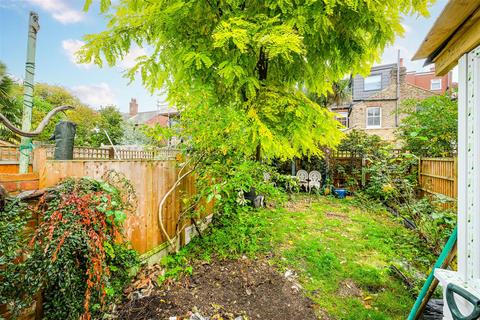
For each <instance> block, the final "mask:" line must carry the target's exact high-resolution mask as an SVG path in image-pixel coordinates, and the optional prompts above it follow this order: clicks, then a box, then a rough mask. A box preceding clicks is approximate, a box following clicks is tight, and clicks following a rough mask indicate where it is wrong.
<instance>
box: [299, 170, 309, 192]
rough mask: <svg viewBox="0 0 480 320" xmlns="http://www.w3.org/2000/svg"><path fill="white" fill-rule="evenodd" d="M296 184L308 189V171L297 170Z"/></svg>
mask: <svg viewBox="0 0 480 320" xmlns="http://www.w3.org/2000/svg"><path fill="white" fill-rule="evenodd" d="M297 178H298V186H299V187H300V188H301V187H303V188H305V191H307V190H308V172H307V171H305V170H298V171H297Z"/></svg>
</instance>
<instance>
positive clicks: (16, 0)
mask: <svg viewBox="0 0 480 320" xmlns="http://www.w3.org/2000/svg"><path fill="white" fill-rule="evenodd" d="M447 1H448V0H437V2H436V4H435V5H434V6H432V7H431V8H430V17H428V18H425V17H417V16H412V17H405V18H404V21H403V26H404V29H405V34H404V36H403V38H401V37H397V39H396V41H395V44H394V45H393V46H391V47H388V48H386V49H385V51H384V53H383V56H382V61H381V62H380V63H379V64H383V63H394V62H396V61H397V51H398V50H400V55H401V57H403V58H404V63H405V66H406V67H407V70H409V71H413V70H415V71H422V70H425V68H423V61H416V62H412V61H410V60H411V57H412V56H413V54H414V53H415V51H416V49H417V48H418V47H419V46H420V43H421V42H422V40H423V39H424V37H425V36H426V34H427V33H428V31H429V30H430V27H431V26H432V24H433V22H434V21H435V19H436V18H437V16H438V15H439V14H440V12H441V10H442V9H443V7H444V6H445V5H446V3H447ZM83 3H84V1H83V0H0V61H2V62H3V63H5V64H6V65H7V68H8V72H9V73H10V74H11V75H12V76H14V77H15V78H17V79H22V78H23V75H24V69H25V56H26V46H27V29H28V18H29V11H35V12H37V13H38V14H39V16H40V32H39V33H38V35H37V49H36V71H35V81H37V82H46V83H49V84H56V85H61V86H64V87H65V88H67V89H68V90H69V91H71V92H72V93H73V94H75V95H76V96H77V97H79V98H80V100H82V102H84V103H86V104H88V105H90V106H91V107H93V108H99V107H100V106H106V105H116V106H117V107H118V108H119V109H120V110H121V111H123V112H128V105H129V101H130V99H131V98H136V99H137V102H138V104H139V111H151V110H155V109H156V104H157V101H160V102H163V101H164V100H165V97H164V96H163V95H161V94H154V95H150V94H149V93H148V92H147V90H145V89H144V88H143V86H142V84H141V81H140V80H136V81H134V82H133V83H130V84H129V80H128V79H126V78H124V77H123V73H124V70H125V69H128V68H130V67H132V66H133V65H134V63H135V58H136V57H138V56H140V55H143V54H145V49H143V48H138V47H136V48H134V49H133V50H132V51H131V52H130V54H129V55H128V56H127V57H126V58H125V59H124V60H123V61H121V62H120V63H119V64H118V65H117V66H115V67H108V66H107V67H103V68H99V67H97V66H95V65H85V64H78V63H77V62H76V59H75V56H74V53H75V51H76V50H78V49H79V47H81V46H82V44H83V42H82V37H83V36H84V35H85V34H90V33H97V32H100V31H103V30H105V27H106V20H105V19H104V18H103V17H102V16H101V15H100V14H99V10H98V7H96V5H95V4H96V3H98V1H94V5H93V6H92V8H90V10H89V11H88V12H86V13H85V12H83V11H82V7H83ZM426 69H428V67H427V68H426ZM455 78H456V75H454V80H455Z"/></svg>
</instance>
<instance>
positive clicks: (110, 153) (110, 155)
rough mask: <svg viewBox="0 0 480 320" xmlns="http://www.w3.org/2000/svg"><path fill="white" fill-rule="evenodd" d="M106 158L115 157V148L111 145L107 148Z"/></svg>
mask: <svg viewBox="0 0 480 320" xmlns="http://www.w3.org/2000/svg"><path fill="white" fill-rule="evenodd" d="M108 159H115V150H114V149H113V147H110V148H108Z"/></svg>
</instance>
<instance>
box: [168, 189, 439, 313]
mask: <svg viewBox="0 0 480 320" xmlns="http://www.w3.org/2000/svg"><path fill="white" fill-rule="evenodd" d="M233 217H234V218H228V219H227V218H223V220H222V219H221V223H220V224H221V227H216V228H210V232H208V233H206V234H204V236H203V239H200V238H198V237H197V238H195V239H194V241H192V243H191V244H190V245H189V246H187V247H186V248H184V249H182V250H181V251H180V253H179V254H177V255H176V256H170V257H169V258H167V260H166V265H167V267H169V268H170V269H172V270H177V271H178V270H180V272H181V270H183V269H185V266H186V264H185V262H186V261H188V260H192V259H197V260H198V259H200V260H205V261H209V260H210V259H211V257H212V256H216V257H219V258H238V257H240V256H242V255H247V256H250V257H253V256H258V255H263V254H264V253H273V255H270V254H269V255H268V257H271V258H270V259H271V263H272V264H274V265H276V266H277V267H278V268H280V269H281V270H285V269H292V270H294V271H296V273H297V274H298V276H299V281H300V283H301V285H302V286H303V288H304V289H305V291H306V293H307V295H308V296H309V297H310V298H311V299H312V300H313V301H314V302H315V303H316V304H317V307H318V313H319V315H325V314H326V315H328V318H327V319H352V320H353V319H355V320H359V319H405V318H406V316H407V315H408V312H409V310H410V308H411V306H412V305H413V302H414V300H413V296H412V293H411V292H409V291H408V290H407V288H406V287H405V286H404V284H403V283H402V281H401V280H399V279H398V278H397V277H396V276H395V275H393V274H392V272H391V271H390V266H391V265H396V266H397V267H398V268H399V269H401V270H402V272H404V273H405V274H407V275H408V276H411V275H413V274H416V275H417V278H418V274H420V275H423V276H425V275H426V273H428V271H429V268H430V266H431V265H433V261H434V259H435V257H433V256H432V255H431V254H430V253H428V252H427V251H426V250H425V249H424V246H423V244H422V242H421V241H420V240H419V239H418V236H417V235H416V234H415V233H413V232H411V231H409V230H407V229H405V228H404V227H403V226H402V225H401V223H400V222H398V221H395V220H394V219H393V217H392V216H391V215H390V214H389V213H387V212H386V211H385V210H383V209H382V208H379V207H375V206H372V208H370V209H368V210H367V209H361V208H360V207H358V206H357V205H356V203H355V201H354V200H352V199H343V200H339V199H335V198H331V197H322V196H314V195H312V196H306V195H297V196H295V197H294V199H293V200H292V201H291V202H289V203H288V204H286V205H285V206H284V207H282V208H277V209H263V210H259V211H253V212H252V211H241V212H240V213H239V214H238V215H234V216H233ZM272 256H273V257H272ZM179 265H181V267H180V268H179V267H178V266H179ZM405 266H409V268H406V267H405ZM187 268H188V267H187ZM412 270H413V271H412ZM177 271H175V272H177ZM175 272H174V273H175ZM193 272H195V271H194V270H193ZM345 283H348V284H349V286H350V287H353V288H355V291H354V292H355V294H352V292H346V293H345V292H344V291H345V290H343V292H342V293H343V294H342V295H341V296H340V292H341V290H342V287H344V288H345ZM416 284H417V285H418V286H419V285H421V284H422V283H421V281H418V282H417V283H416Z"/></svg>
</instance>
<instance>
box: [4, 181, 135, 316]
mask: <svg viewBox="0 0 480 320" xmlns="http://www.w3.org/2000/svg"><path fill="white" fill-rule="evenodd" d="M124 199H125V198H124V195H122V193H121V192H120V191H119V189H117V188H115V187H113V186H112V185H110V184H108V183H105V182H101V181H97V180H93V179H88V178H82V179H79V180H74V179H68V180H65V181H64V182H63V183H61V184H60V185H58V186H56V187H55V188H54V189H51V190H49V191H48V192H47V193H46V194H45V195H44V196H43V197H42V198H41V199H40V201H39V203H38V204H37V205H36V206H35V207H32V208H31V210H29V211H25V206H24V205H23V204H20V203H18V202H15V201H12V202H11V203H9V204H8V205H7V209H13V212H15V211H16V212H22V213H24V212H25V213H24V214H22V215H21V217H22V218H18V219H12V217H10V215H11V213H6V212H5V210H4V211H3V212H2V215H1V218H2V219H1V221H0V226H1V229H2V231H3V230H11V236H10V237H9V239H6V240H8V244H7V245H2V247H1V249H2V251H0V256H2V257H4V261H2V262H4V265H5V268H2V269H0V278H1V279H8V282H4V283H3V285H2V286H1V287H0V303H7V304H8V305H9V307H10V309H11V311H12V312H13V314H14V315H16V314H18V313H19V312H20V311H21V310H22V309H23V308H24V307H25V306H28V305H29V304H30V303H31V302H32V300H33V299H34V298H35V296H36V295H37V293H38V292H41V293H42V294H43V311H44V318H45V319H78V318H80V317H83V318H86V319H88V318H90V317H91V315H92V314H93V315H95V314H97V313H98V312H99V311H101V310H102V309H103V308H104V307H105V305H106V302H107V301H109V300H110V299H112V298H114V297H115V296H116V295H117V294H118V293H120V292H121V290H122V287H123V286H124V284H125V283H126V282H128V281H129V279H130V273H129V271H130V269H131V268H133V267H135V266H137V265H138V256H137V253H136V252H135V251H134V250H131V249H128V243H126V242H121V243H118V242H116V241H118V239H119V238H120V236H121V232H122V224H123V221H124V220H125V219H126V210H127V209H128V208H129V204H128V203H125V201H124ZM27 212H28V213H27ZM32 214H36V215H37V216H38V217H40V218H41V220H40V222H39V224H38V226H37V228H36V230H35V232H34V234H33V237H32V238H31V240H30V241H29V244H28V245H26V244H25V242H24V240H23V239H24V238H25V221H26V220H27V219H28V218H29V217H31V216H32ZM2 240H3V239H2ZM25 253H28V255H26V254H25Z"/></svg>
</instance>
